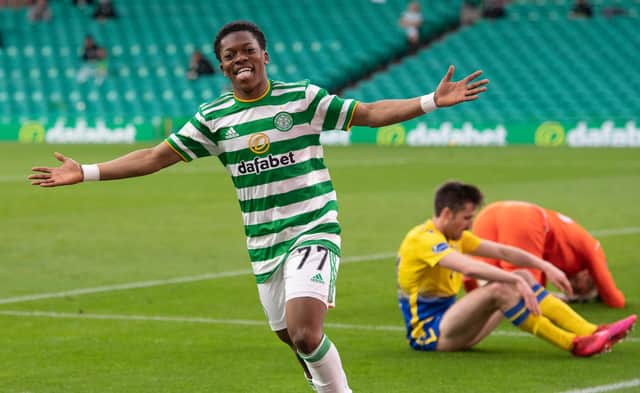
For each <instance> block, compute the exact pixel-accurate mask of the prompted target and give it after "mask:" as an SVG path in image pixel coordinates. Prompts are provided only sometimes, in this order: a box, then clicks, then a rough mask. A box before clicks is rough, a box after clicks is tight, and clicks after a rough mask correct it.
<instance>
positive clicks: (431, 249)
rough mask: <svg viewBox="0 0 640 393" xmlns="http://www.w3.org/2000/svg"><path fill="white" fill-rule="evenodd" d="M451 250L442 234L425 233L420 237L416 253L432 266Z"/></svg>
mask: <svg viewBox="0 0 640 393" xmlns="http://www.w3.org/2000/svg"><path fill="white" fill-rule="evenodd" d="M451 252H453V249H452V248H451V247H450V246H449V243H447V240H446V239H445V237H444V236H442V235H440V234H436V233H425V234H423V235H422V236H421V237H420V241H419V244H418V247H417V250H416V254H417V256H418V258H419V259H420V260H421V261H424V262H425V263H426V264H427V265H429V266H431V267H434V266H436V265H437V264H438V263H439V262H440V260H442V258H444V257H445V256H446V255H448V254H450V253H451Z"/></svg>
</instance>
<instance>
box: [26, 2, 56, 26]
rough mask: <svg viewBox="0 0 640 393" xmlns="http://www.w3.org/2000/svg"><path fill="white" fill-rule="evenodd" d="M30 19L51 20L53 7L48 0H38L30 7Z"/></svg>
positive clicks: (34, 20) (33, 20)
mask: <svg viewBox="0 0 640 393" xmlns="http://www.w3.org/2000/svg"><path fill="white" fill-rule="evenodd" d="M28 15H29V20H30V21H32V22H36V21H49V20H51V16H52V14H51V8H49V3H48V2H47V0H36V1H35V2H34V3H33V4H32V5H31V7H29V12H28Z"/></svg>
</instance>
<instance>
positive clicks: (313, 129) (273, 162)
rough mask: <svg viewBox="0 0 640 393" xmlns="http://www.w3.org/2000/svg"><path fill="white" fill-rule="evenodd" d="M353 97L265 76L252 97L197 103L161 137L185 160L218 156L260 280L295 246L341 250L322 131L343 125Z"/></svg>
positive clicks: (344, 127)
mask: <svg viewBox="0 0 640 393" xmlns="http://www.w3.org/2000/svg"><path fill="white" fill-rule="evenodd" d="M356 105H357V102H356V101H354V100H350V99H342V98H340V97H337V96H335V95H330V94H329V93H328V92H327V91H326V90H325V89H322V88H319V87H318V86H315V85H312V84H310V83H309V81H307V80H305V81H301V82H296V83H283V82H276V81H270V82H269V88H268V90H267V92H265V94H264V95H263V96H262V97H259V98H257V99H255V100H251V101H243V100H240V99H238V98H236V97H234V95H233V94H232V93H226V94H222V95H221V96H220V97H218V98H217V99H216V100H215V101H213V102H211V103H208V104H203V105H201V106H200V109H199V110H198V113H196V115H195V116H194V117H193V118H192V119H191V120H190V121H189V122H187V123H186V124H185V125H184V126H183V127H182V129H180V130H179V131H178V132H176V133H174V134H172V135H170V136H169V137H168V138H167V139H166V142H167V143H168V144H169V146H170V147H171V148H172V149H173V150H175V151H176V153H178V154H179V155H180V157H182V159H183V160H185V161H191V160H194V159H196V158H200V157H206V156H217V157H218V158H219V159H220V161H221V162H222V164H223V165H224V166H225V168H226V169H227V171H228V172H229V174H230V175H231V179H232V180H233V184H234V186H235V188H236V193H237V195H238V200H239V202H240V209H241V211H242V217H243V222H244V228H245V234H246V236H247V248H248V250H249V257H250V259H251V265H252V268H253V273H254V274H255V276H256V281H257V282H258V283H260V282H264V281H266V280H267V279H268V278H269V277H270V276H271V274H272V273H273V272H274V271H275V270H276V269H277V268H278V267H279V266H280V264H281V263H282V261H283V260H284V257H285V256H286V255H287V254H288V253H289V252H290V251H291V250H292V249H294V248H296V247H299V246H303V245H309V244H320V245H323V246H325V247H327V248H328V249H330V250H332V251H333V252H335V253H336V254H337V255H340V225H339V224H338V205H337V201H336V194H335V191H334V189H333V185H332V183H331V178H330V177H329V171H328V170H327V168H326V167H325V165H324V160H323V150H322V146H321V145H320V132H321V131H323V130H345V131H346V130H348V129H349V127H350V125H351V120H352V118H353V114H354V112H355V108H356Z"/></svg>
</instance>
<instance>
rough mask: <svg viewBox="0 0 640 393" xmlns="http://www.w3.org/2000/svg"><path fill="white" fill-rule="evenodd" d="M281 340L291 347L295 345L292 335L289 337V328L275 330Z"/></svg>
mask: <svg viewBox="0 0 640 393" xmlns="http://www.w3.org/2000/svg"><path fill="white" fill-rule="evenodd" d="M275 333H276V335H277V336H278V338H279V339H280V341H282V342H283V343H285V344H287V345H288V346H290V347H293V341H291V337H289V332H288V331H287V329H283V330H278V331H276V332H275Z"/></svg>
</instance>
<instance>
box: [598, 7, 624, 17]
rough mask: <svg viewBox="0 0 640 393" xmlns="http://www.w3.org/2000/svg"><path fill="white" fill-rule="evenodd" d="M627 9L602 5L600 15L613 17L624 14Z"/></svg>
mask: <svg viewBox="0 0 640 393" xmlns="http://www.w3.org/2000/svg"><path fill="white" fill-rule="evenodd" d="M625 15H627V10H626V9H624V8H622V7H604V8H602V16H604V17H605V18H613V17H614V16H625Z"/></svg>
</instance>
